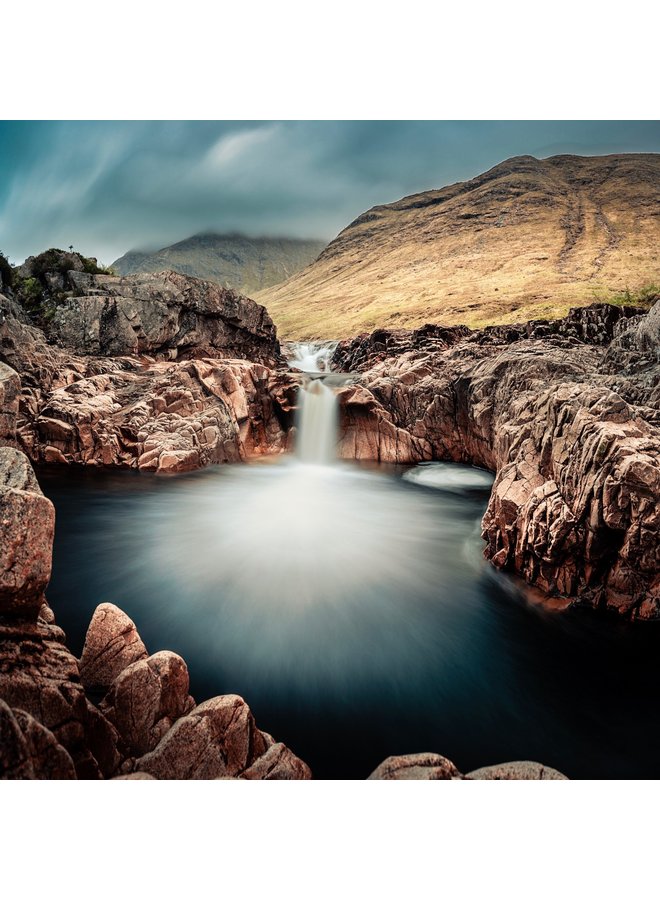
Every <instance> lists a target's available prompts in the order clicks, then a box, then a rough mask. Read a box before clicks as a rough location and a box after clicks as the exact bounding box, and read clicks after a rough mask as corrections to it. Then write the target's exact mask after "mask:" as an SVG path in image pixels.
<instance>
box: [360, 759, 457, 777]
mask: <svg viewBox="0 0 660 900" xmlns="http://www.w3.org/2000/svg"><path fill="white" fill-rule="evenodd" d="M452 778H462V775H461V773H460V772H459V771H458V769H457V768H456V766H455V765H454V763H453V762H451V760H448V759H446V757H444V756H440V755H439V754H437V753H409V754H406V755H405V756H388V757H387V759H386V760H384V761H383V762H382V763H381V764H380V765H379V766H378V767H377V768H376V769H374V771H373V772H372V773H371V775H370V776H369V779H368V780H369V781H375V780H385V781H420V780H422V781H448V780H451V779H452Z"/></svg>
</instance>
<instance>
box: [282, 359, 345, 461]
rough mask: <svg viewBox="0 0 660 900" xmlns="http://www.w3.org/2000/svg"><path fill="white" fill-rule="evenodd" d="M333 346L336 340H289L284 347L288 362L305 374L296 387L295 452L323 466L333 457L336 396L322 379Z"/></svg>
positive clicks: (336, 417)
mask: <svg viewBox="0 0 660 900" xmlns="http://www.w3.org/2000/svg"><path fill="white" fill-rule="evenodd" d="M336 347H337V342H336V341H322V342H317V343H293V342H292V343H290V344H288V345H287V346H286V347H285V353H286V355H287V357H288V360H289V365H290V366H291V367H292V368H294V369H300V370H301V371H302V372H305V373H306V374H307V375H308V376H309V377H306V378H305V379H304V381H303V383H302V384H301V385H300V387H299V388H298V414H297V417H296V426H297V427H296V431H297V437H296V456H297V457H298V459H299V460H300V461H301V462H304V463H314V464H316V465H326V466H327V465H330V464H331V463H332V462H333V461H334V459H335V458H336V445H337V425H338V414H337V398H336V397H335V394H334V392H333V391H332V389H331V388H330V387H328V386H327V385H326V384H324V383H323V376H324V375H326V374H327V375H329V374H330V372H331V369H330V360H331V359H332V354H333V353H334V352H335V349H336Z"/></svg>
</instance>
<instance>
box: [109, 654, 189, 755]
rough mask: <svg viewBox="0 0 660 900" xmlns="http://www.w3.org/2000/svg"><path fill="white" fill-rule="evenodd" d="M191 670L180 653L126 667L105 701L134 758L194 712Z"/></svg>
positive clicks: (110, 717) (146, 750) (150, 748)
mask: <svg viewBox="0 0 660 900" xmlns="http://www.w3.org/2000/svg"><path fill="white" fill-rule="evenodd" d="M189 687H190V684H189V678H188V667H187V666H186V664H185V662H184V660H183V659H181V657H180V656H178V655H177V654H176V653H172V652H170V651H168V650H161V651H160V652H159V653H154V655H153V656H150V657H148V658H147V659H141V660H138V661H137V662H134V663H132V664H131V665H130V666H128V667H127V668H125V669H124V670H123V671H122V672H121V673H120V674H119V675H118V676H117V678H116V679H115V681H114V682H113V684H112V687H111V689H110V691H109V693H108V695H107V697H106V698H105V700H104V702H103V706H102V709H103V713H104V715H105V716H106V717H107V718H108V719H109V720H110V721H111V722H112V723H113V725H114V726H115V728H116V729H117V731H118V732H119V734H120V735H121V737H122V739H123V741H124V743H125V745H126V747H127V749H128V751H129V752H130V754H131V755H132V756H142V755H143V754H144V753H147V752H148V751H149V750H153V749H154V747H156V745H157V744H158V742H159V741H160V739H161V738H162V737H163V735H164V734H165V733H166V732H167V731H169V729H170V728H171V727H172V725H173V724H174V722H176V720H177V719H179V718H180V717H181V716H183V715H185V714H186V713H188V712H190V711H191V709H192V708H193V707H194V706H195V702H194V700H193V699H192V697H191V696H190V695H189V693H188V691H189Z"/></svg>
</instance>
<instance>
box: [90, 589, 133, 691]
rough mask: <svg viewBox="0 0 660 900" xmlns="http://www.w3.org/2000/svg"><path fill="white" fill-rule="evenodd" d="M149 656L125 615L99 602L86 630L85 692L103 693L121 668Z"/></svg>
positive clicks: (121, 670)
mask: <svg viewBox="0 0 660 900" xmlns="http://www.w3.org/2000/svg"><path fill="white" fill-rule="evenodd" d="M148 655H149V654H148V653H147V649H146V647H145V646H144V644H143V643H142V640H141V638H140V635H139V634H138V632H137V628H136V627H135V624H134V622H133V621H132V620H131V619H129V617H128V616H127V615H126V613H125V612H122V610H121V609H119V607H117V606H115V605H114V604H112V603H101V604H100V605H99V606H97V607H96V609H95V611H94V615H93V616H92V621H91V622H90V624H89V628H88V629H87V635H86V637H85V645H84V647H83V652H82V657H81V659H80V680H81V682H82V684H83V685H84V687H85V689H86V690H89V691H92V692H101V693H106V692H107V691H108V690H109V689H110V687H111V686H112V684H113V682H114V681H115V679H116V678H117V677H118V676H119V675H120V674H121V673H122V672H123V671H124V669H126V668H127V667H128V666H130V665H131V663H134V662H137V661H138V660H141V659H146V658H147V656H148Z"/></svg>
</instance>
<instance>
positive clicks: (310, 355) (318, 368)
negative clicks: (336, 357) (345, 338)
mask: <svg viewBox="0 0 660 900" xmlns="http://www.w3.org/2000/svg"><path fill="white" fill-rule="evenodd" d="M336 349H337V342H336V341H323V342H319V343H295V344H291V345H290V350H289V354H290V355H289V365H291V366H295V368H296V369H302V371H303V372H329V371H330V360H331V359H332V354H333V353H334V352H335V350H336Z"/></svg>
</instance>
